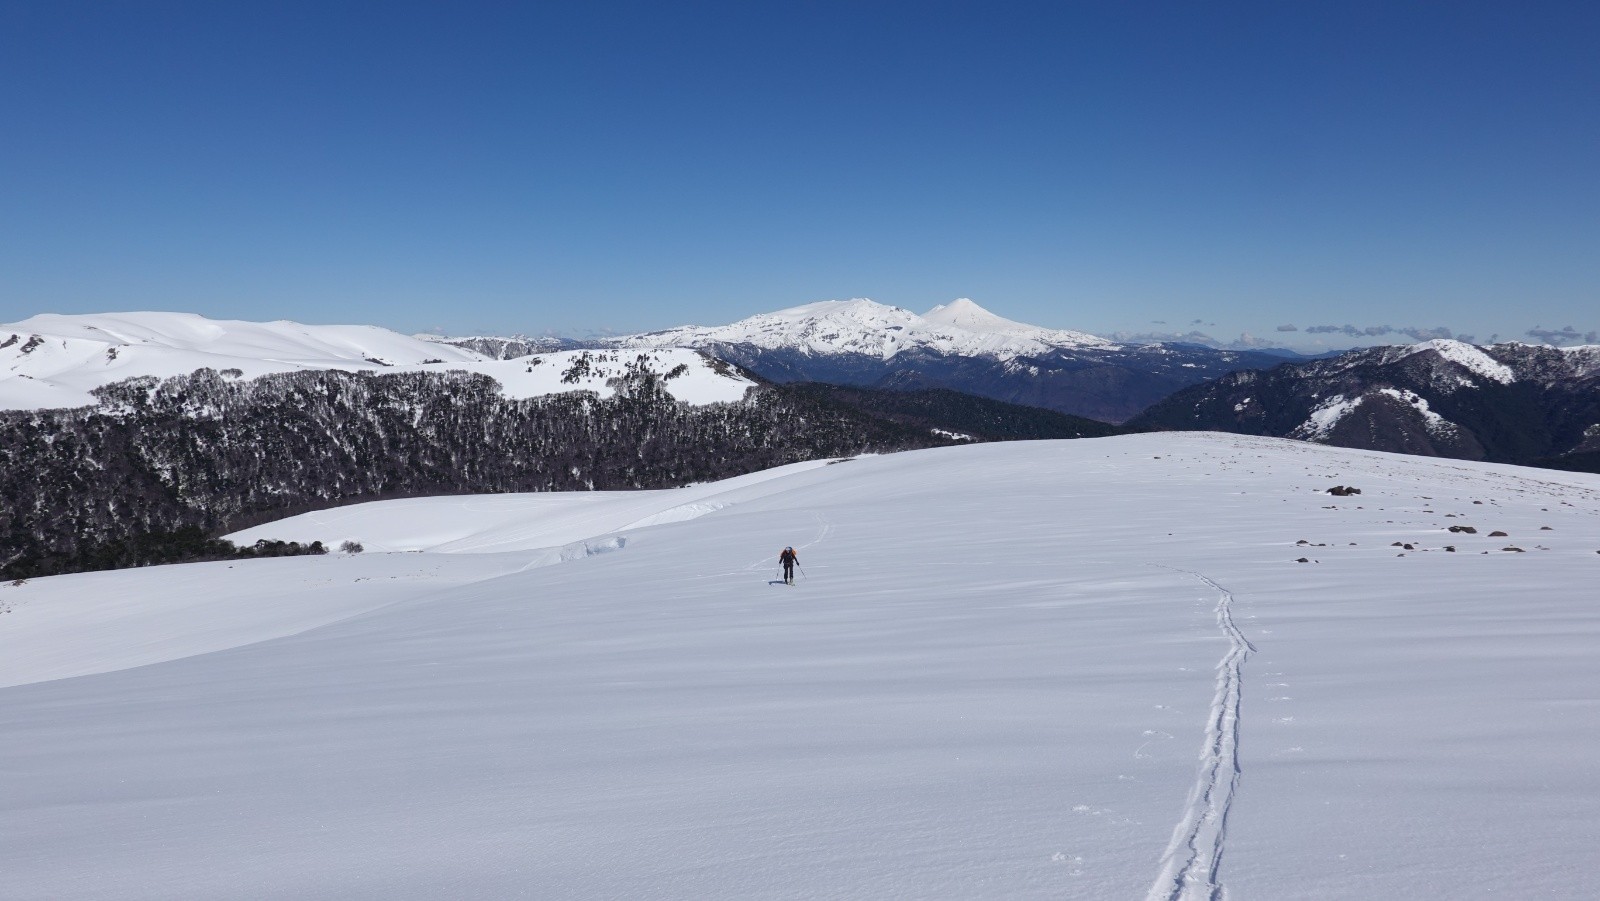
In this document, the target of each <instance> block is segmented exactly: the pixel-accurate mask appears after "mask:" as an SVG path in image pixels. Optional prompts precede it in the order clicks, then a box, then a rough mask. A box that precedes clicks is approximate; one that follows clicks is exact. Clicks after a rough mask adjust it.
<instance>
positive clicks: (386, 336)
mask: <svg viewBox="0 0 1600 901" xmlns="http://www.w3.org/2000/svg"><path fill="white" fill-rule="evenodd" d="M581 353H582V352H574V351H567V352H561V353H552V354H540V355H536V356H533V357H524V358H520V359H515V360H500V359H491V358H489V357H487V356H485V355H483V354H479V353H476V352H474V351H472V350H468V349H465V348H461V347H455V346H452V345H449V344H444V343H440V342H438V341H433V340H422V339H418V338H411V337H407V336H405V335H401V334H399V333H397V332H392V331H389V330H387V329H381V328H377V327H374V326H365V325H303V324H300V323H297V322H287V321H279V322H241V321H232V320H214V319H206V318H204V317H201V316H196V315H193V314H189V313H115V314H97V315H79V316H63V315H54V314H51V315H43V316H35V317H33V318H31V319H27V320H24V321H22V322H17V323H13V324H10V325H0V410H6V409H10V410H26V409H38V408H45V407H80V406H87V405H90V404H93V403H94V402H95V399H94V396H93V395H92V394H91V393H90V392H92V391H93V390H94V389H96V388H99V387H101V386H103V385H107V384H110V383H112V382H116V381H120V380H122V379H127V378H133V377H135V376H151V375H153V376H158V377H162V378H167V377H171V376H177V375H185V374H188V373H191V372H193V371H195V370H196V369H201V368H210V369H215V370H217V371H219V372H230V373H232V374H235V376H236V377H239V378H255V377H257V376H261V375H267V374H269V373H276V372H292V371H295V370H302V369H341V370H346V371H358V370H369V371H383V372H403V371H410V370H420V371H428V370H432V371H446V370H451V371H454V370H466V371H471V372H479V373H483V374H485V375H488V376H490V377H491V378H494V379H495V380H497V381H499V382H500V383H501V385H502V386H503V387H504V389H505V393H506V395H507V396H509V397H513V398H523V397H534V396H541V395H545V394H552V393H557V392H562V391H576V390H592V391H597V392H599V393H601V394H602V395H609V393H610V391H611V389H610V388H609V387H607V385H606V382H607V380H608V379H610V378H613V377H615V376H616V375H618V374H620V373H621V371H622V369H623V366H624V365H626V363H627V361H628V360H631V359H633V358H634V356H635V355H634V354H627V355H626V358H624V355H622V354H619V353H617V352H612V353H610V354H590V357H591V358H592V359H594V360H595V364H594V366H593V367H584V372H582V373H580V374H575V375H574V376H573V378H572V379H571V380H568V381H563V380H562V376H563V374H564V373H566V372H567V371H568V370H569V369H570V367H571V366H572V364H573V362H575V361H576V360H577V358H578V357H579V356H581ZM601 357H604V359H600V358H601ZM654 357H655V359H654V360H652V361H651V366H652V367H656V366H657V365H658V364H660V366H661V367H662V368H659V369H658V371H660V372H662V373H665V372H668V371H671V370H673V369H676V368H677V367H678V366H679V365H680V364H682V365H684V366H685V367H686V369H685V370H684V371H683V372H682V374H681V375H680V376H677V377H674V379H673V380H671V381H669V383H668V385H667V389H668V391H669V392H671V393H672V394H673V395H674V396H676V397H679V398H680V399H683V400H690V401H692V402H696V403H709V402H713V401H726V400H738V399H739V397H741V396H743V393H744V389H745V388H747V387H749V386H750V385H751V384H752V383H751V382H750V381H749V380H747V379H744V378H742V377H738V376H732V375H722V374H719V373H717V372H714V371H712V369H711V368H710V366H709V364H708V363H707V361H705V360H704V358H702V357H700V356H699V355H698V354H696V353H693V352H691V351H686V350H671V349H663V350H661V351H659V352H657V353H655V354H654ZM235 370H236V371H237V372H236V373H234V371H235Z"/></svg>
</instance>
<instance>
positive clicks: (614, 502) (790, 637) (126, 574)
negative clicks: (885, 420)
mask: <svg viewBox="0 0 1600 901" xmlns="http://www.w3.org/2000/svg"><path fill="white" fill-rule="evenodd" d="M1336 484H1342V485H1346V486H1354V487H1356V488H1359V489H1360V490H1361V491H1362V494H1361V495H1360V496H1358V497H1350V498H1338V497H1331V496H1329V495H1328V494H1327V493H1325V492H1326V489H1328V488H1330V487H1332V486H1334V485H1336ZM258 532H259V534H263V535H265V534H274V535H275V536H276V537H281V538H299V539H307V540H309V539H321V540H324V541H332V542H337V541H339V540H343V539H347V538H348V539H355V540H364V541H365V542H367V546H368V548H369V550H368V552H367V553H365V554H361V555H358V556H344V555H332V556H328V557H314V558H308V557H298V558H285V559H276V560H258V561H241V562H238V563H215V564H199V565H192V566H183V567H155V568H149V569H140V570H125V571H119V572H107V573H85V574H80V575H72V576H62V577H54V578H48V579H33V580H29V581H28V582H27V583H26V584H23V585H21V586H15V587H14V586H11V585H9V584H0V610H3V611H6V612H3V613H0V685H4V686H7V687H4V688H0V735H3V736H5V740H4V741H0V835H3V836H5V845H4V847H5V852H4V860H5V878H4V880H3V881H0V895H4V896H6V897H16V898H53V899H64V901H72V899H80V898H83V899H87V898H94V899H121V898H177V897H192V898H200V897H204V898H245V897H290V896H322V897H356V898H361V897H370V898H386V899H389V898H437V897H537V898H588V897H631V898H649V899H658V898H659V899H665V898H706V899H720V898H728V899H733V898H738V899H749V898H802V897H847V898H868V897H871V898H894V897H904V898H912V897H930V898H931V897H938V898H946V897H959V898H974V899H984V898H996V899H1002V898H1003V899H1019V898H1095V899H1099V898H1149V899H1200V898H1205V899H1209V898H1217V897H1229V898H1317V899H1332V901H1341V899H1361V901H1367V899H1373V898H1408V899H1412V898H1414V899H1441V901H1442V899H1451V901H1454V899H1459V898H1463V897H1491V896H1492V897H1508V898H1534V897H1538V898H1584V897H1589V896H1591V895H1592V894H1593V892H1592V889H1593V873H1594V869H1595V864H1596V862H1597V860H1600V852H1597V851H1596V848H1597V847H1600V845H1597V843H1596V842H1595V841H1594V824H1595V823H1596V822H1597V821H1600V800H1597V799H1600V769H1597V768H1596V766H1595V765H1594V763H1593V760H1594V754H1593V749H1594V747H1595V746H1596V745H1597V744H1600V716H1596V715H1595V713H1596V709H1597V703H1600V701H1597V698H1596V686H1600V655H1596V654H1595V652H1594V651H1595V643H1596V640H1597V638H1600V608H1597V607H1596V605H1595V603H1594V589H1593V586H1594V575H1595V572H1596V569H1595V568H1596V566H1597V565H1600V556H1597V555H1596V551H1597V550H1600V477H1595V476H1587V475H1581V474H1571V473H1555V472H1540V471H1531V470H1525V469H1518V468H1514V467H1505V466H1496V465H1491V464H1481V463H1466V462H1459V461H1435V460H1428V459H1424V458H1418V457H1402V456H1393V455H1387V454H1379V453H1371V452H1363V451H1352V450H1345V449H1340V448H1332V447H1325V446H1319V445H1315V444H1307V443H1303V442H1290V441H1281V440H1274V439H1262V438H1251V437H1242V436H1229V435H1215V434H1175V433H1164V434H1152V435H1136V436H1127V437H1120V438H1108V439H1099V440H1091V441H1072V442H1028V443H1013V444H991V445H982V446H972V447H954V448H946V449H940V450H932V451H919V452H914V453H907V454H896V455H887V456H879V457H862V458H859V459H855V460H851V461H845V462H839V463H837V464H836V465H824V464H822V463H821V462H818V463H811V464H802V465H799V466H795V467H789V468H786V469H781V470H774V471H770V472H766V473H762V474H759V475H755V476H750V477H746V478H744V479H740V480H735V481H732V482H726V483H719V484H705V485H697V486H694V487H692V488H684V489H678V490H673V491H658V492H627V493H619V494H610V493H595V492H581V493H577V494H540V495H535V496H516V495H509V496H498V497H442V498H435V499H431V500H411V501H397V502H392V503H389V502H386V503H381V504H372V505H364V506H356V507H344V508H339V509H334V510H327V511H324V512H321V513H318V514H315V515H311V516H303V517H299V518H297V519H295V520H291V521H286V522H282V523H279V524H277V525H276V526H275V527H272V528H267V529H263V530H258ZM253 534H257V533H256V532H252V533H249V534H248V535H246V536H241V537H249V535H253ZM785 545H793V546H794V547H795V548H797V549H798V550H799V554H800V563H801V568H802V578H801V581H800V582H799V584H798V585H797V586H795V587H786V586H784V585H782V584H776V585H774V584H772V583H773V582H774V581H775V574H774V570H775V567H776V558H777V552H778V550H779V549H780V548H782V547H784V546H785ZM379 547H382V548H384V549H388V550H393V551H394V553H378V552H377V551H376V550H375V549H376V548H379Z"/></svg>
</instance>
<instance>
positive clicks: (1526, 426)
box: [1129, 340, 1600, 472]
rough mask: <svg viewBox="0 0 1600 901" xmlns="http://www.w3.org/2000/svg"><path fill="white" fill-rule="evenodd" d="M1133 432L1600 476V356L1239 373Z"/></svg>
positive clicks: (1570, 351) (1375, 360) (1481, 357)
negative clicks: (1290, 442) (1263, 439)
mask: <svg viewBox="0 0 1600 901" xmlns="http://www.w3.org/2000/svg"><path fill="white" fill-rule="evenodd" d="M1129 425H1130V426H1135V427H1143V428H1160V429H1203V430H1210V431H1223V432H1239V433H1243V434H1249V435H1271V436H1277V437H1284V438H1300V439H1304V440H1307V441H1315V442H1319V443H1323V444H1335V445H1340V446H1343V447H1356V448H1366V449H1369V450H1380V451H1395V452H1399V453H1407V454H1422V455H1427V456H1438V457H1455V458H1459V459H1464V460H1487V461H1492V462H1500V463H1518V464H1525V465H1535V466H1548V467H1556V468H1561V469H1579V470H1584V471H1591V472H1600V347H1596V346H1589V347H1573V348H1555V347H1547V346H1543V345H1529V344H1495V345H1491V346H1488V347H1477V346H1475V345H1471V344H1464V343H1462V342H1459V341H1447V340H1440V341H1428V342H1424V343H1422V344H1415V345H1410V346H1400V347H1374V348H1368V349H1365V350H1357V351H1351V352H1349V353H1346V354H1342V355H1340V356H1338V357H1334V358H1331V359H1326V360H1316V361H1312V362H1306V363H1286V364H1283V365H1280V366H1277V367H1276V368H1272V369H1266V370H1257V371H1244V372H1235V373H1231V374H1229V375H1225V376H1222V377H1221V378H1219V379H1217V380H1215V381H1213V382H1210V383H1207V384H1204V385H1196V386H1194V387H1191V388H1187V389H1185V390H1182V391H1179V392H1177V393H1176V394H1173V395H1172V396H1170V397H1168V398H1167V399H1165V400H1163V401H1161V402H1160V403H1158V404H1156V405H1154V406H1152V407H1151V408H1150V409H1148V410H1146V411H1145V412H1144V413H1143V414H1142V415H1140V416H1138V417H1137V418H1136V419H1134V420H1133V421H1132V422H1130V423H1129Z"/></svg>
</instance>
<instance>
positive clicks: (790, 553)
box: [778, 547, 800, 585]
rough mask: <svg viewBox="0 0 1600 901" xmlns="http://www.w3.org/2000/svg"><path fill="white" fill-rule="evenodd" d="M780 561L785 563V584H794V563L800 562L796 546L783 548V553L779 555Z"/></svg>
mask: <svg viewBox="0 0 1600 901" xmlns="http://www.w3.org/2000/svg"><path fill="white" fill-rule="evenodd" d="M778 562H779V563H782V564H783V582H784V584H785V585H793V584H794V565H795V564H796V563H799V562H800V555H799V554H796V553H795V552H794V548H792V547H786V548H784V549H783V553H781V554H779V555H778Z"/></svg>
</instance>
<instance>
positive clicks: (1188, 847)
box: [1145, 564, 1255, 901]
mask: <svg viewBox="0 0 1600 901" xmlns="http://www.w3.org/2000/svg"><path fill="white" fill-rule="evenodd" d="M1152 565H1159V564H1152ZM1162 568H1163V569H1172V570H1173V571H1175V572H1181V573H1186V574H1188V575H1190V576H1193V577H1194V578H1196V579H1198V580H1200V581H1201V582H1204V583H1205V584H1206V585H1208V586H1210V587H1211V588H1212V589H1214V590H1215V591H1216V592H1217V596H1218V597H1217V607H1216V614H1217V627H1218V628H1219V629H1221V630H1222V634H1223V636H1224V637H1225V638H1227V639H1228V652H1227V653H1226V654H1224V655H1223V656H1222V660H1221V661H1219V662H1218V663H1217V691H1216V695H1215V696H1214V697H1213V699H1212V701H1211V713H1210V716H1209V718H1208V719H1207V720H1206V738H1205V744H1204V745H1203V746H1202V747H1201V751H1200V771H1199V773H1198V774H1197V775H1196V778H1195V785H1194V788H1193V789H1192V790H1191V791H1190V792H1189V800H1188V803H1187V804H1186V805H1185V808H1184V812H1183V818H1182V819H1180V820H1179V821H1178V825H1177V827H1176V828H1174V829H1173V830H1172V841H1170V842H1168V843H1167V850H1166V853H1165V854H1164V855H1162V859H1161V874H1160V876H1158V877H1157V878H1156V881H1155V884H1154V885H1153V886H1151V887H1150V892H1149V894H1147V895H1146V896H1145V901H1202V899H1203V901H1221V899H1222V898H1224V897H1226V892H1225V890H1224V888H1223V886H1222V882H1221V879H1220V873H1221V869H1222V852H1223V849H1224V845H1225V843H1226V842H1227V838H1228V810H1229V808H1230V807H1232V806H1233V795H1234V792H1235V791H1236V790H1237V789H1238V787H1239V775H1240V770H1239V699H1240V695H1241V694H1242V693H1243V690H1244V662H1245V660H1246V659H1247V658H1248V657H1249V656H1250V654H1251V652H1253V651H1254V650H1255V645H1252V644H1251V643H1250V642H1249V640H1248V639H1246V638H1245V637H1244V633H1242V632H1240V631H1239V628H1238V627H1237V626H1235V625H1234V624H1233V609H1232V608H1233V594H1232V593H1231V592H1229V591H1228V590H1227V589H1226V588H1223V587H1222V586H1221V585H1218V584H1217V583H1216V582H1214V581H1212V580H1211V579H1209V578H1207V577H1206V576H1203V575H1201V574H1200V573H1197V572H1191V571H1189V570H1184V569H1176V568H1175V567H1162Z"/></svg>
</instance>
